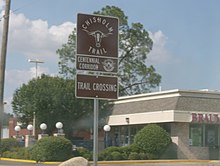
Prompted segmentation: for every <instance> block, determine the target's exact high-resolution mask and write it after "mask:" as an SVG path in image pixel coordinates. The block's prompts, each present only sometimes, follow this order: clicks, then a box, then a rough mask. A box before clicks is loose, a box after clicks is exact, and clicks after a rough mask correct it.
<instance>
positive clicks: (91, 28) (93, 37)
mask: <svg viewBox="0 0 220 166" xmlns="http://www.w3.org/2000/svg"><path fill="white" fill-rule="evenodd" d="M76 50H77V51H76V54H77V55H76V69H77V76H76V85H77V86H76V96H77V97H83V98H99V99H117V98H118V85H117V84H118V79H117V77H115V76H112V74H117V72H118V18H114V17H106V16H100V15H88V14H78V15H77V49H76ZM78 70H80V71H84V75H80V74H79V73H78ZM86 72H95V73H96V74H97V75H85V73H86ZM99 73H105V74H106V77H103V76H100V75H98V74H99ZM90 74H91V73H90ZM107 74H111V76H108V75H107Z"/></svg>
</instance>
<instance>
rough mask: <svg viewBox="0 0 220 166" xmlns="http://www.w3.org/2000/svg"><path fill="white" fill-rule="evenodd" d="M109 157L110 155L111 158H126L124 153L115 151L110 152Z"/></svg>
mask: <svg viewBox="0 0 220 166" xmlns="http://www.w3.org/2000/svg"><path fill="white" fill-rule="evenodd" d="M111 157H112V160H124V159H126V157H127V156H125V154H123V153H120V152H117V151H115V152H112V153H111Z"/></svg>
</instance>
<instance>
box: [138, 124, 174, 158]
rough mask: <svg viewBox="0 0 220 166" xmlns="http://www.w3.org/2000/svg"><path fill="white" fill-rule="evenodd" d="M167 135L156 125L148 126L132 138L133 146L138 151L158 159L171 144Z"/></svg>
mask: <svg viewBox="0 0 220 166" xmlns="http://www.w3.org/2000/svg"><path fill="white" fill-rule="evenodd" d="M171 142H172V141H171V138H170V136H169V134H168V133H167V132H166V131H165V130H164V129H163V128H162V127H160V126H158V125H156V124H149V125H147V126H145V127H144V128H143V129H141V130H140V131H139V132H138V133H137V134H136V135H135V138H134V145H136V146H137V147H138V148H139V149H140V151H142V152H144V153H148V154H151V155H153V156H154V157H155V158H159V157H160V155H161V154H162V153H163V152H164V151H165V150H166V149H167V147H168V145H169V144H170V143H171Z"/></svg>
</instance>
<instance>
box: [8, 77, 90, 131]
mask: <svg viewBox="0 0 220 166" xmlns="http://www.w3.org/2000/svg"><path fill="white" fill-rule="evenodd" d="M74 83H75V82H74V81H73V80H69V79H63V78H60V77H50V76H46V75H42V77H41V78H37V79H33V80H30V81H29V82H28V84H23V85H22V86H21V87H20V88H19V89H17V90H16V91H15V93H14V95H13V100H12V107H13V112H14V113H15V115H16V116H17V117H19V119H20V121H21V122H22V123H24V124H28V123H30V122H32V121H33V113H34V112H35V114H36V123H37V126H39V125H40V124H41V123H43V122H44V123H46V124H47V125H48V129H47V132H49V133H52V132H53V131H55V130H56V128H55V124H56V122H58V121H60V122H62V123H63V125H64V131H65V133H66V134H67V135H69V134H71V131H72V130H73V128H74V126H76V125H77V122H78V119H82V118H89V115H90V114H91V113H92V111H93V101H92V100H86V101H85V100H82V99H77V98H75V89H74ZM89 119H90V118H89ZM86 122H87V123H89V122H90V121H89V120H88V121H86ZM87 126H91V124H90V123H89V124H87Z"/></svg>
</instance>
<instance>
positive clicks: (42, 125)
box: [40, 123, 47, 134]
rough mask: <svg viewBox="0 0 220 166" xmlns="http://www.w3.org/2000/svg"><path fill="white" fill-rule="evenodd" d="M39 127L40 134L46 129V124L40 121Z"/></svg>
mask: <svg viewBox="0 0 220 166" xmlns="http://www.w3.org/2000/svg"><path fill="white" fill-rule="evenodd" d="M40 129H41V130H42V134H44V131H45V130H46V129H47V125H46V124H45V123H41V125H40Z"/></svg>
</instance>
